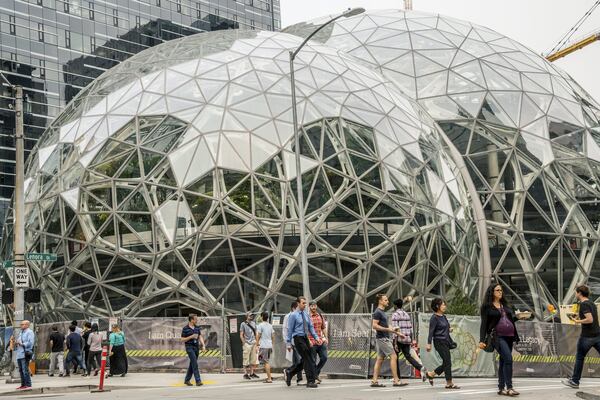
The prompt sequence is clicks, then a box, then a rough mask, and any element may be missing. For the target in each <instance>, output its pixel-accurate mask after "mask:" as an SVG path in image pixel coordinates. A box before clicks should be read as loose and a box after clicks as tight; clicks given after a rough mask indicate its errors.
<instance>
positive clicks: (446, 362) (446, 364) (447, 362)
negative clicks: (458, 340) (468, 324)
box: [433, 339, 452, 381]
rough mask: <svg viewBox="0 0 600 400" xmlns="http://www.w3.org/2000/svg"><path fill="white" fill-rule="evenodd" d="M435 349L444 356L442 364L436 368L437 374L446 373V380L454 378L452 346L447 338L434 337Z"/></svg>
mask: <svg viewBox="0 0 600 400" xmlns="http://www.w3.org/2000/svg"><path fill="white" fill-rule="evenodd" d="M433 345H434V346H435V351H437V353H438V354H439V355H440V357H441V358H442V365H440V366H439V367H437V368H436V369H435V371H434V372H435V374H436V375H441V374H444V376H445V378H446V381H451V380H452V357H451V356H450V346H449V344H448V341H447V340H442V339H433Z"/></svg>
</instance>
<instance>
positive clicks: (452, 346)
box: [448, 338, 458, 350]
mask: <svg viewBox="0 0 600 400" xmlns="http://www.w3.org/2000/svg"><path fill="white" fill-rule="evenodd" d="M449 339H450V340H449V343H448V348H449V349H450V350H454V349H456V348H457V347H458V343H456V342H455V341H454V339H452V338H449Z"/></svg>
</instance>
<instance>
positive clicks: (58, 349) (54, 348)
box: [48, 325, 65, 377]
mask: <svg viewBox="0 0 600 400" xmlns="http://www.w3.org/2000/svg"><path fill="white" fill-rule="evenodd" d="M48 341H49V342H50V369H49V370H48V376H54V370H55V369H56V365H57V364H58V373H59V374H58V376H60V377H62V376H63V375H64V374H65V360H64V352H65V335H63V334H62V333H60V332H59V331H58V326H56V325H53V326H52V333H51V334H50V337H49V338H48Z"/></svg>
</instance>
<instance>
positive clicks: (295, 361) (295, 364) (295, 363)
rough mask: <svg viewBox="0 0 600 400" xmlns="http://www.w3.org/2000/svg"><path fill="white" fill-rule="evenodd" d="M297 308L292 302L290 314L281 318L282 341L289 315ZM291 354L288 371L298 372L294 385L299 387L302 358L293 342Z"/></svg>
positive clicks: (284, 336) (285, 333)
mask: <svg viewBox="0 0 600 400" xmlns="http://www.w3.org/2000/svg"><path fill="white" fill-rule="evenodd" d="M297 308H298V302H297V301H296V300H294V301H292V304H291V305H290V312H289V313H287V314H285V316H284V317H283V326H282V329H281V333H282V337H283V340H285V338H286V337H287V335H288V321H289V318H290V315H292V313H293V312H294V311H296V309H297ZM291 353H292V367H291V368H290V369H291V370H294V371H298V372H297V373H296V385H298V386H300V385H301V384H302V357H300V354H299V353H298V351H297V350H296V347H295V346H294V343H293V342H292V350H291ZM292 378H293V376H292Z"/></svg>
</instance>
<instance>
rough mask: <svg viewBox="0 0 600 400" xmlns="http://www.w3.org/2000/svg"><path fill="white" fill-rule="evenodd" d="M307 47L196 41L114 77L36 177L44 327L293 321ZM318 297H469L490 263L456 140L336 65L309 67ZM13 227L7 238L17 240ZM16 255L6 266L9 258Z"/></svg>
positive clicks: (33, 207)
mask: <svg viewBox="0 0 600 400" xmlns="http://www.w3.org/2000/svg"><path fill="white" fill-rule="evenodd" d="M300 42H301V39H300V38H299V37H297V36H293V35H289V34H284V33H272V32H256V31H249V32H245V31H227V32H214V33H207V34H201V35H196V36H191V37H186V38H183V39H179V40H176V41H172V42H168V43H166V44H163V45H160V46H156V47H153V48H151V49H148V50H146V51H144V52H142V53H139V54H138V55H136V56H133V57H132V58H130V59H129V60H127V61H125V62H123V63H121V64H120V65H118V66H117V67H115V68H113V69H111V70H110V71H108V72H107V73H105V74H104V75H102V76H101V77H100V78H98V80H96V81H95V82H94V83H93V84H91V85H90V86H89V87H88V88H86V89H85V90H84V91H82V92H81V93H80V95H78V97H77V98H76V99H75V100H74V101H73V102H72V103H71V104H70V105H69V106H68V107H67V109H66V110H65V111H64V112H63V113H62V114H61V115H60V116H59V117H58V118H57V119H56V120H55V121H54V122H53V123H52V125H51V126H50V127H49V128H48V129H47V131H46V132H45V134H44V135H43V137H42V138H41V140H40V142H39V144H38V147H37V148H36V150H35V152H33V153H32V155H31V156H30V157H29V161H28V167H27V178H26V205H25V206H26V215H27V220H26V247H27V250H28V251H38V252H53V253H57V254H58V256H59V260H58V261H57V262H56V263H54V264H50V265H47V264H43V263H36V262H31V263H30V267H31V268H32V270H33V281H34V284H35V285H36V286H39V287H41V288H42V289H43V290H42V304H43V307H44V309H45V311H46V313H45V319H47V320H53V319H55V320H58V319H64V318H76V317H79V316H90V315H125V316H153V315H183V314H186V313H187V312H189V311H190V310H196V311H201V312H205V313H208V314H211V313H214V312H217V311H218V310H220V306H219V304H220V302H221V300H224V302H225V306H226V308H227V310H228V311H236V312H240V311H246V310H259V309H274V310H276V311H277V310H286V309H287V307H288V306H289V300H290V299H292V298H293V297H295V296H297V295H298V294H300V293H301V292H302V288H301V287H300V282H301V280H300V273H299V269H298V266H297V258H298V256H299V251H298V236H297V232H298V230H297V217H296V211H295V210H296V201H295V196H294V193H295V187H294V184H295V180H294V177H295V176H296V175H295V174H296V173H297V171H296V169H295V166H294V162H293V159H294V151H295V149H294V147H293V145H292V142H293V141H292V138H293V129H292V124H291V106H292V105H291V101H290V93H289V88H290V82H289V69H288V60H287V57H288V51H289V50H290V49H293V48H294V47H295V46H297V45H298V44H299V43H300ZM296 68H297V70H296V80H297V90H298V110H299V119H300V123H301V125H302V138H301V149H300V151H301V155H302V163H301V164H302V171H301V173H302V174H303V182H304V188H303V189H304V194H305V199H306V216H307V225H308V226H307V228H308V231H309V238H308V242H309V249H308V256H309V269H310V285H311V288H310V289H311V293H312V294H313V296H314V297H315V298H316V299H317V300H318V301H319V302H320V305H321V307H322V308H323V309H324V310H326V311H330V312H336V311H338V312H358V311H366V310H368V303H369V302H371V301H372V299H373V296H374V295H375V294H376V293H378V292H382V291H383V292H386V293H388V294H389V295H390V296H392V295H393V296H401V295H407V294H413V295H415V296H416V297H417V299H424V298H426V297H431V296H434V295H445V296H450V297H451V296H453V295H468V296H473V295H476V290H477V288H478V278H479V276H478V274H479V271H478V269H479V261H478V257H479V253H480V249H479V245H478V239H477V232H476V229H475V224H474V223H473V216H472V215H473V213H472V209H471V207H470V205H469V196H468V195H467V191H466V190H465V183H464V182H463V180H462V177H461V175H460V173H459V170H458V168H457V166H456V164H455V162H454V161H453V160H452V158H451V157H450V156H449V155H448V154H447V151H446V149H444V147H443V146H442V143H443V140H442V139H443V137H442V135H443V133H442V131H441V130H440V128H439V126H437V125H436V124H435V123H434V121H433V120H432V119H431V118H430V117H429V116H428V115H427V113H425V112H424V111H423V109H422V108H421V107H420V106H419V105H418V104H417V103H416V102H414V101H413V100H411V99H409V98H408V97H406V96H405V95H404V94H402V92H401V91H400V90H398V89H397V87H396V86H395V85H394V84H393V83H390V82H389V81H388V80H387V79H385V78H384V77H383V76H382V75H380V74H379V73H377V72H375V71H374V70H372V69H370V68H368V67H365V66H363V65H361V64H360V63H359V62H357V61H356V60H355V59H354V58H353V57H349V56H346V55H344V54H341V53H338V52H337V51H336V50H335V49H333V48H331V47H328V46H323V45H319V44H316V43H312V44H309V45H308V46H307V47H306V48H305V49H303V51H302V53H300V54H299V56H298V58H297V61H296ZM11 218H12V215H9V219H8V221H7V224H6V225H5V229H7V232H6V235H5V237H6V238H10V237H11V230H12V223H11ZM11 251H12V249H11V242H10V240H6V241H5V242H4V243H3V247H2V254H3V255H4V256H5V257H7V256H8V255H9V254H10V253H11Z"/></svg>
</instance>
